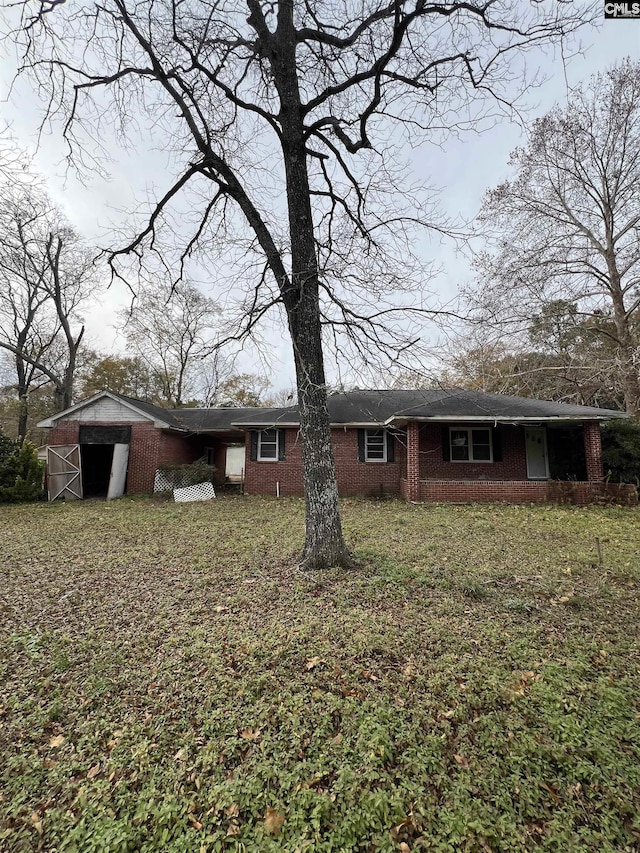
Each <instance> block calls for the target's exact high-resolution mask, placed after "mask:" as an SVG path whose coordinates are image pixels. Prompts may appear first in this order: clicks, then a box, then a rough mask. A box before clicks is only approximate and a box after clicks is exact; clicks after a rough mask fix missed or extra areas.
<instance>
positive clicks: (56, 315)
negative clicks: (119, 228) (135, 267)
mask: <svg viewBox="0 0 640 853" xmlns="http://www.w3.org/2000/svg"><path fill="white" fill-rule="evenodd" d="M0 228H1V229H2V241H0V349H2V350H4V351H5V352H8V353H11V355H12V358H13V364H14V369H15V377H16V379H15V391H16V394H17V398H18V405H19V415H18V435H19V436H20V437H22V438H24V436H25V435H26V431H27V418H28V398H29V394H30V392H31V391H32V390H33V389H34V388H39V387H41V386H42V385H43V384H46V383H49V382H50V383H51V384H52V386H53V389H54V407H55V408H56V409H58V410H59V409H63V408H66V407H67V406H69V405H71V402H72V399H73V383H74V378H75V371H76V365H77V359H78V350H79V348H80V344H81V342H82V339H83V336H84V326H83V325H82V322H81V320H80V316H79V311H80V309H81V307H82V306H83V304H86V303H87V302H88V300H89V299H90V297H91V296H92V295H93V294H94V292H95V289H96V275H95V271H94V267H93V256H92V254H91V253H90V252H89V251H88V250H87V249H86V248H85V247H84V246H83V244H82V242H81V240H80V238H79V236H78V235H77V234H76V233H75V232H74V231H73V229H71V228H70V227H69V226H68V225H67V223H66V222H65V219H64V216H63V214H62V212H61V211H60V210H59V209H58V208H56V207H55V206H54V205H53V204H52V203H51V201H50V200H49V199H48V198H47V196H46V195H45V194H44V193H43V192H42V191H40V190H39V189H37V188H36V187H33V186H31V187H29V186H26V185H24V184H20V183H13V184H5V185H4V186H2V187H0Z"/></svg>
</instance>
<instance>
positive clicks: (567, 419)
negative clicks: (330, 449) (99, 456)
mask: <svg viewBox="0 0 640 853" xmlns="http://www.w3.org/2000/svg"><path fill="white" fill-rule="evenodd" d="M616 417H620V418H627V417H629V416H628V415H627V413H626V412H620V413H619V414H618V413H616V414H615V415H537V416H534V415H530V416H527V417H508V416H504V415H497V416H496V415H434V416H432V417H414V416H412V417H407V416H406V415H405V416H403V415H392V416H391V417H390V418H387V419H386V420H385V421H349V422H347V423H335V422H333V421H332V422H331V423H330V424H329V426H330V427H331V429H380V428H382V427H403V426H406V425H407V424H408V423H413V422H418V423H425V424H426V423H447V424H458V423H475V424H477V423H487V424H542V423H564V424H566V423H582V422H583V421H597V422H601V421H608V420H611V419H612V418H616ZM233 426H234V427H237V428H238V429H240V430H250V429H273V428H274V427H277V428H281V429H284V428H286V429H299V428H300V423H299V421H295V422H294V421H286V422H285V421H263V422H261V423H255V422H254V423H236V424H233ZM203 431H204V430H203Z"/></svg>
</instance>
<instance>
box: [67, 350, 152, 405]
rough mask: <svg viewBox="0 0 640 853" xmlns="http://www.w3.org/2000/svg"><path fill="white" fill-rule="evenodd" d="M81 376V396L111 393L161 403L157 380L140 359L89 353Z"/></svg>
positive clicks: (146, 364)
mask: <svg viewBox="0 0 640 853" xmlns="http://www.w3.org/2000/svg"><path fill="white" fill-rule="evenodd" d="M83 361H84V364H83V368H82V370H81V373H80V377H79V378H80V392H79V393H80V397H82V398H84V397H92V396H93V395H94V394H97V393H98V392H99V391H113V392H114V393H116V394H124V395H125V396H127V397H135V398H136V399H138V400H146V401H147V402H149V403H155V404H158V405H161V404H162V403H164V396H163V388H162V383H161V381H160V378H159V377H158V376H157V375H156V374H155V372H154V371H153V369H151V368H150V367H149V365H148V363H147V362H146V361H144V360H143V359H142V358H140V356H119V355H101V354H99V353H95V352H92V353H89V354H88V355H87V356H85V358H84V359H83Z"/></svg>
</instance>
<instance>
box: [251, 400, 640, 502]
mask: <svg viewBox="0 0 640 853" xmlns="http://www.w3.org/2000/svg"><path fill="white" fill-rule="evenodd" d="M328 405H329V416H330V420H331V426H332V443H333V450H334V455H335V461H336V472H337V478H338V489H339V492H340V494H341V495H363V494H364V495H376V496H378V495H401V496H402V497H404V498H405V499H406V500H409V501H451V502H467V501H512V502H530V501H536V502H537V501H548V500H569V501H572V502H574V503H578V504H586V503H589V502H591V501H593V500H596V499H598V498H599V497H601V496H602V495H603V494H604V493H605V492H606V491H608V490H611V491H614V492H620V493H621V494H620V497H622V498H623V499H625V500H626V499H630V496H628V495H627V494H626V492H627V491H629V492H631V491H633V489H632V487H630V489H629V490H627V489H625V488H624V487H623V488H622V489H618V488H613V487H611V489H610V487H609V486H607V485H605V483H604V476H603V469H602V457H601V453H602V446H601V437H600V423H601V422H602V421H606V420H609V419H612V418H620V417H626V415H625V414H624V413H622V412H616V411H611V410H608V409H598V408H592V407H587V406H574V405H568V404H565V403H553V402H549V401H545V400H531V399H525V398H522V397H508V396H505V395H500V394H483V393H480V392H475V391H460V390H442V389H429V390H415V391H388V390H384V391H351V392H348V393H345V394H334V395H331V396H330V397H329V401H328ZM236 426H238V427H241V428H242V429H244V430H246V433H247V437H246V444H247V454H246V469H245V492H246V493H247V494H275V493H276V492H278V493H279V494H283V495H299V494H302V490H303V485H302V459H301V452H300V442H299V436H298V427H299V421H298V417H297V409H296V407H290V408H287V409H271V410H266V409H265V410H254V411H253V412H252V413H251V415H250V416H249V417H246V418H244V419H238V420H237V421H236ZM634 494H635V491H634Z"/></svg>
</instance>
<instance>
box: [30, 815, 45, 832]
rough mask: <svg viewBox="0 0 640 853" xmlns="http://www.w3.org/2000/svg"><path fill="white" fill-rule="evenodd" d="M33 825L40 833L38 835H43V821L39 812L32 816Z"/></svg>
mask: <svg viewBox="0 0 640 853" xmlns="http://www.w3.org/2000/svg"><path fill="white" fill-rule="evenodd" d="M31 823H32V824H33V828H34V829H35V831H36V832H37V833H38V835H42V821H41V820H40V813H39V812H34V813H33V814H32V815H31Z"/></svg>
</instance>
